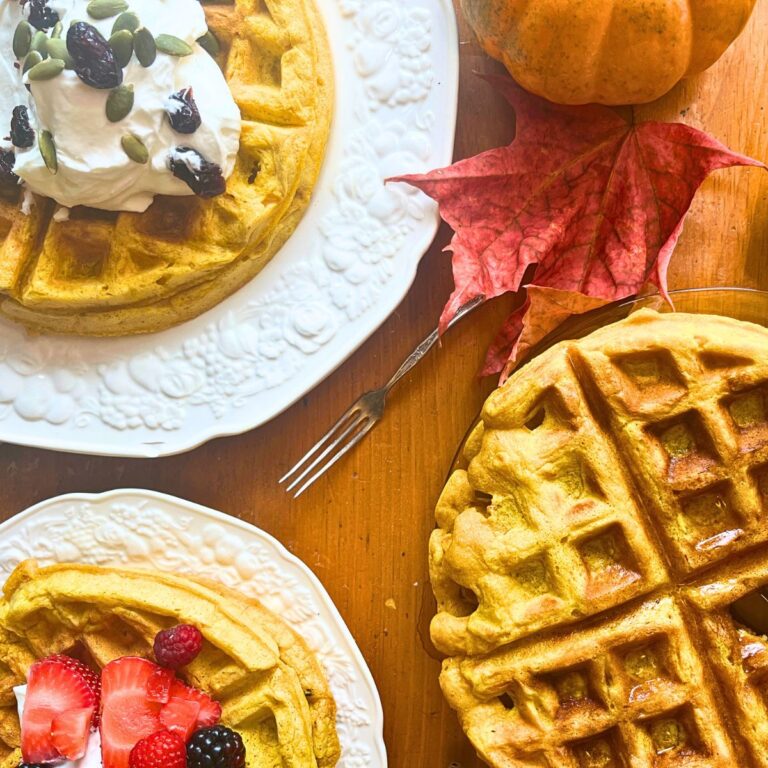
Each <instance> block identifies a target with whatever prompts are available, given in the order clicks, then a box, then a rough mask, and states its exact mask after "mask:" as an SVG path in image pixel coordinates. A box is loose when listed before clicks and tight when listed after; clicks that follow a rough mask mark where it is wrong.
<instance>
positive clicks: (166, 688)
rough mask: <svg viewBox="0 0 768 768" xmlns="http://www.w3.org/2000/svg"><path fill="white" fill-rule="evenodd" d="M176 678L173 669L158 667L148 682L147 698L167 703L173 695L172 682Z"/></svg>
mask: <svg viewBox="0 0 768 768" xmlns="http://www.w3.org/2000/svg"><path fill="white" fill-rule="evenodd" d="M175 679H176V676H175V675H174V674H173V670H171V669H163V668H162V667H158V668H157V669H156V670H155V671H154V672H153V673H152V676H151V677H150V678H149V681H148V682H147V698H148V699H149V700H150V701H156V702H157V703H159V704H165V703H166V702H167V701H168V699H169V698H170V697H171V683H172V682H173V681H174V680H175Z"/></svg>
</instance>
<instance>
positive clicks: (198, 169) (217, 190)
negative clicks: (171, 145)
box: [168, 147, 226, 197]
mask: <svg viewBox="0 0 768 768" xmlns="http://www.w3.org/2000/svg"><path fill="white" fill-rule="evenodd" d="M168 167H169V168H170V169H171V173H173V175H174V176H175V177H176V178H177V179H181V181H183V182H184V183H185V184H186V185H187V186H188V187H189V188H190V189H191V190H192V191H193V192H194V193H195V194H196V195H197V196H198V197H216V196H217V195H221V194H223V193H224V192H225V191H226V181H225V180H224V174H223V173H222V171H221V168H220V167H219V166H218V165H216V163H212V162H210V161H209V160H206V159H205V158H204V157H203V156H202V155H201V154H200V153H199V152H198V151H197V150H195V149H192V148H191V147H176V149H175V150H174V151H173V152H171V155H170V157H169V159H168Z"/></svg>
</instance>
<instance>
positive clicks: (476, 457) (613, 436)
mask: <svg viewBox="0 0 768 768" xmlns="http://www.w3.org/2000/svg"><path fill="white" fill-rule="evenodd" d="M465 460H466V464H465V466H466V468H465V469H458V470H457V471H455V472H454V473H453V475H452V477H451V478H450V480H449V482H448V485H447V486H446V488H445V490H444V492H443V495H442V497H441V500H440V502H439V505H438V508H437V523H438V528H437V529H436V531H435V532H434V534H433V536H432V540H431V547H430V561H431V576H432V583H433V588H434V592H435V595H436V597H437V602H438V614H437V616H436V617H435V618H434V620H433V623H432V638H433V641H434V643H435V645H436V646H437V647H438V648H439V649H440V650H441V651H442V652H444V653H445V654H446V655H447V656H448V658H447V659H446V660H445V662H444V665H443V672H442V675H441V684H442V688H443V691H444V693H445V695H446V697H447V698H448V700H449V702H450V704H451V706H452V707H453V708H454V709H455V710H456V711H457V712H458V715H459V718H460V720H461V724H462V726H463V728H464V730H465V731H466V733H467V734H468V736H469V738H470V739H471V741H472V742H473V744H474V745H475V747H476V749H477V751H478V753H479V754H480V755H481V757H482V758H483V759H484V760H486V761H487V762H488V763H489V764H491V765H493V766H499V767H503V768H529V767H530V768H533V767H534V766H535V767H536V768H544V767H545V766H546V767H547V768H614V767H615V768H619V767H621V768H629V767H630V766H631V768H646V767H647V768H650V767H651V766H664V767H667V766H668V767H669V768H672V767H673V766H674V767H677V766H680V767H682V766H686V767H691V768H692V767H694V766H697V767H698V766H701V767H702V768H703V767H704V766H710V767H712V768H714V767H715V766H723V768H724V767H725V766H736V765H738V766H761V767H762V766H768V753H766V750H765V745H766V744H768V697H766V694H765V691H766V690H767V688H766V685H767V684H768V641H766V638H765V637H764V636H763V635H762V634H760V633H761V632H764V631H766V630H768V602H766V600H765V599H764V598H763V596H762V593H761V591H760V589H761V587H762V585H764V584H768V525H766V522H767V520H766V505H768V331H766V330H765V329H764V328H761V327H757V326H753V325H749V324H746V323H741V322H738V321H735V320H731V319H726V318H722V317H705V316H692V315H684V314H678V315H670V314H665V315H659V314H657V313H655V312H652V311H649V310H643V311H640V312H638V313H637V314H634V315H632V316H631V317H630V318H629V319H627V320H625V321H622V322H620V323H618V324H616V325H613V326H609V327H607V328H605V329H602V330H600V331H598V332H596V333H594V334H592V335H591V336H588V337H587V338H585V339H582V340H580V341H568V342H563V343H561V344H559V345H557V346H555V347H553V348H551V349H550V350H548V351H547V352H545V353H544V354H542V355H541V356H540V357H538V358H537V359H535V360H534V361H532V362H531V363H530V364H528V365H527V366H525V367H524V368H522V369H521V370H520V371H518V372H517V373H516V374H515V375H514V376H512V377H511V378H510V379H509V380H508V382H507V383H506V384H505V385H504V386H503V387H502V388H501V389H499V390H497V391H496V392H495V393H494V394H493V395H492V396H491V398H490V399H489V400H488V402H487V403H486V405H485V408H484V410H483V413H482V417H481V420H480V422H479V423H478V425H477V427H476V428H475V429H474V431H473V432H472V434H471V436H470V437H469V439H468V441H467V444H466V446H465ZM750 616H751V617H752V618H754V622H751V621H749V618H750ZM739 619H741V620H739ZM760 622H762V625H763V627H764V628H760V627H759V626H758V627H757V628H755V626H754V624H755V623H757V624H758V625H759V624H760Z"/></svg>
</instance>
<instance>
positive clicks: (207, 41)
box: [197, 29, 221, 57]
mask: <svg viewBox="0 0 768 768" xmlns="http://www.w3.org/2000/svg"><path fill="white" fill-rule="evenodd" d="M197 42H198V43H199V44H200V47H201V48H203V50H206V51H208V53H210V54H211V56H213V57H216V56H218V55H219V53H220V52H221V45H220V43H219V41H218V40H217V39H216V35H214V34H213V32H211V30H210V29H209V30H208V31H207V32H206V33H205V34H204V35H203V36H202V37H198V38H197Z"/></svg>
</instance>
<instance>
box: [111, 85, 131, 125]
mask: <svg viewBox="0 0 768 768" xmlns="http://www.w3.org/2000/svg"><path fill="white" fill-rule="evenodd" d="M132 109H133V86H132V85H118V86H117V88H114V89H112V90H111V91H110V93H109V96H107V120H109V122H110V123H119V122H120V121H121V120H122V119H123V118H125V117H128V115H129V114H130V112H131V110H132Z"/></svg>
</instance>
